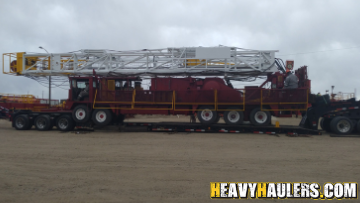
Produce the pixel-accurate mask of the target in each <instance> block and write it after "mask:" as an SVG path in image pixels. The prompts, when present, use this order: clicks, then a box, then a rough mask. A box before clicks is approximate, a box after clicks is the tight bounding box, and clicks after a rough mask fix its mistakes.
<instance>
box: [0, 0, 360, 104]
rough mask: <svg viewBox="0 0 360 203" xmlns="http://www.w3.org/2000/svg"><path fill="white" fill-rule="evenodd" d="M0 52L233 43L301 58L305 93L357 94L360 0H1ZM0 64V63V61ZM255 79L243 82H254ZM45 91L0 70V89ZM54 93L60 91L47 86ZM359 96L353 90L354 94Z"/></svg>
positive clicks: (56, 95) (359, 83)
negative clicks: (307, 87) (305, 73)
mask: <svg viewBox="0 0 360 203" xmlns="http://www.w3.org/2000/svg"><path fill="white" fill-rule="evenodd" d="M0 5H1V6H0V25H1V28H0V53H10V52H43V50H41V49H39V48H38V47H39V46H43V47H44V48H46V49H47V50H48V51H49V52H53V53H57V52H70V51H76V50H80V49H113V50H134V49H144V48H146V49H156V48H166V47H184V46H217V45H219V44H221V45H226V46H235V47H241V48H249V49H259V50H262V49H263V50H279V52H278V53H276V56H277V57H278V58H282V59H283V60H284V61H285V60H287V59H293V60H295V68H298V67H300V66H302V65H307V66H308V69H309V77H310V79H311V80H312V92H313V93H317V92H321V93H325V90H330V89H331V85H335V92H338V91H342V92H354V89H355V88H357V89H358V91H359V94H360V80H359V72H360V71H359V69H360V67H359V64H357V62H358V61H357V60H358V59H359V58H360V26H359V25H358V23H359V20H360V12H359V10H360V1H356V0H353V1H351V0H341V1H340V0H338V1H329V0H324V1H321V0H304V1H295V0H286V1H285V0H282V1H280V0H279V1H275V0H248V1H242V0H231V1H230V0H229V1H226V0H221V1H219V0H204V1H196V0H189V1H187V0H183V1H174V0H171V1H169V0H164V1H156V0H152V1H149V0H147V1H140V0H131V1H130V0H128V1H125V0H122V1H120V0H117V1H110V0H103V1H90V0H84V1H81V0H72V1H52V0H46V1H37V0H31V1H25V0H24V1H15V0H11V1H8V0H0ZM1 64H2V62H1ZM254 84H258V83H248V85H254ZM43 91H44V92H45V93H44V96H47V91H48V90H47V88H45V87H43V86H41V85H40V84H38V83H37V82H35V81H33V80H31V79H28V78H25V77H22V76H8V75H3V74H0V93H14V94H15V93H16V94H26V93H30V94H34V95H35V96H40V97H41V95H42V92H43ZM52 96H53V97H54V98H57V99H60V98H67V91H65V90H61V89H58V88H56V89H54V90H53V94H52ZM358 98H359V97H358Z"/></svg>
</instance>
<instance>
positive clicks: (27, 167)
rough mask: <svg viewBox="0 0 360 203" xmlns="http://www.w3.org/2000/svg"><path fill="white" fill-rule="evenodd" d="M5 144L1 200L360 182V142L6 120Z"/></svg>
mask: <svg viewBox="0 0 360 203" xmlns="http://www.w3.org/2000/svg"><path fill="white" fill-rule="evenodd" d="M132 120H134V121H151V122H156V121H161V120H166V121H187V120H188V118H187V117H180V118H178V117H177V116H172V117H166V118H164V117H163V118H161V117H154V116H142V117H137V118H135V119H132ZM279 120H280V125H281V124H298V123H299V119H295V118H294V119H279ZM0 139H1V142H0V202H47V203H49V202H210V201H216V202H219V200H211V199H210V197H209V196H210V194H209V190H210V182H215V181H221V182H227V181H229V182H280V181H282V182H318V183H320V184H321V185H323V184H324V183H325V182H359V178H360V175H359V166H360V158H359V154H360V147H359V146H360V143H359V142H360V139H359V138H334V137H330V136H329V135H327V134H324V135H321V136H309V137H287V136H285V135H284V134H280V135H278V136H274V135H262V134H226V133H224V134H220V133H219V134H215V133H214V134H213V133H211V134H207V133H152V132H151V133H148V132H118V130H117V129H116V128H107V129H101V130H97V131H96V132H90V133H86V134H75V133H72V132H68V133H61V132H59V131H56V130H52V131H47V132H39V131H36V130H35V129H32V130H29V131H16V130H15V129H13V128H12V127H11V124H10V122H8V121H5V120H1V121H0ZM226 201H229V200H226ZM230 201H231V200H230ZM235 201H246V202H260V201H261V202H263V200H248V201H247V200H235ZM270 201H271V202H308V201H313V200H308V201H305V200H270ZM220 202H222V201H220Z"/></svg>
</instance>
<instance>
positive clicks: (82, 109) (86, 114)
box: [72, 105, 90, 123]
mask: <svg viewBox="0 0 360 203" xmlns="http://www.w3.org/2000/svg"><path fill="white" fill-rule="evenodd" d="M72 117H73V119H74V121H75V122H76V123H86V122H87V121H88V120H89V119H90V111H89V109H88V108H87V107H86V106H85V105H79V106H76V107H75V108H74V110H73V112H72Z"/></svg>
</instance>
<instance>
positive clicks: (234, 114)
mask: <svg viewBox="0 0 360 203" xmlns="http://www.w3.org/2000/svg"><path fill="white" fill-rule="evenodd" d="M228 119H229V121H231V122H232V123H236V122H238V121H239V119H240V114H239V112H237V111H230V112H229V113H228Z"/></svg>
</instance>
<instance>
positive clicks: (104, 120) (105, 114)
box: [91, 109, 112, 126]
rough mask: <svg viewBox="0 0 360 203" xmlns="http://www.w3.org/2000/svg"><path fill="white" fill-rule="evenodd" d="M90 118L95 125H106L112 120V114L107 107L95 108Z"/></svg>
mask: <svg viewBox="0 0 360 203" xmlns="http://www.w3.org/2000/svg"><path fill="white" fill-rule="evenodd" d="M91 119H92V121H93V122H94V123H95V125H97V126H106V125H108V124H109V123H110V122H111V121H112V114H111V112H110V111H109V110H107V109H95V111H94V112H93V114H92V118H91Z"/></svg>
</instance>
